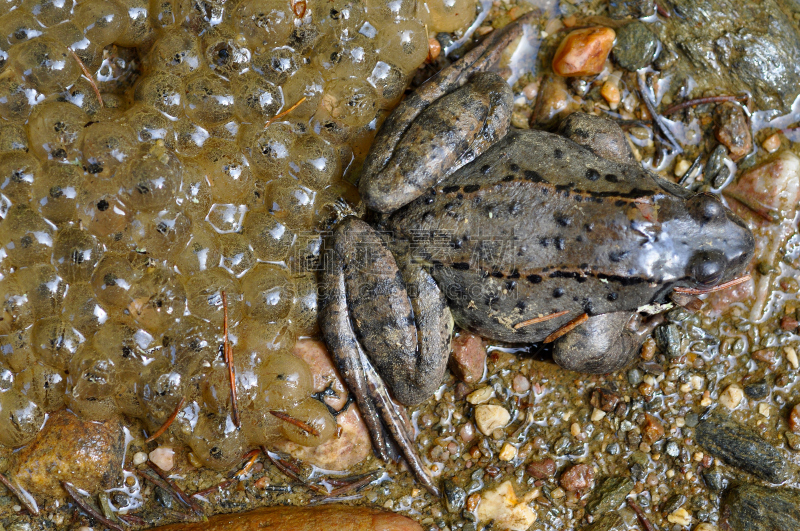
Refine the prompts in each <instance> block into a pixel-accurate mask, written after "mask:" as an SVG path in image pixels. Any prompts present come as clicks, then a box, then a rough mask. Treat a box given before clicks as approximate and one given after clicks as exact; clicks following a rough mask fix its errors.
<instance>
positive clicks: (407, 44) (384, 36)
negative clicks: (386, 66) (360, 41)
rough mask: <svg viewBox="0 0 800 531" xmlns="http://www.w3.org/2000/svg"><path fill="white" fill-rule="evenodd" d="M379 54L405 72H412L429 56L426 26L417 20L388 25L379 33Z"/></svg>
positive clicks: (382, 58) (383, 59)
mask: <svg viewBox="0 0 800 531" xmlns="http://www.w3.org/2000/svg"><path fill="white" fill-rule="evenodd" d="M377 45H378V56H379V57H380V59H381V60H382V61H386V62H387V63H391V64H393V65H395V66H396V67H397V68H399V69H400V70H401V71H402V72H403V73H405V74H410V73H412V72H413V71H414V70H416V69H417V68H419V65H421V64H422V62H423V61H425V58H426V57H428V37H427V34H426V33H425V26H423V25H422V24H420V23H419V22H417V21H416V20H404V21H400V22H396V23H394V24H391V25H387V26H386V27H385V28H383V29H382V30H381V31H380V33H379V34H378V42H377Z"/></svg>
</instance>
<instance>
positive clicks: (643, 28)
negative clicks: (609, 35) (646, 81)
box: [613, 20, 659, 72]
mask: <svg viewBox="0 0 800 531" xmlns="http://www.w3.org/2000/svg"><path fill="white" fill-rule="evenodd" d="M658 48H659V40H658V37H656V36H655V34H654V33H653V32H652V31H650V28H648V27H647V24H645V23H644V22H640V21H638V20H637V21H634V22H631V23H630V24H626V25H624V26H622V27H621V28H619V29H618V30H617V42H616V44H615V45H614V52H613V57H614V61H616V62H617V64H618V65H619V66H621V67H622V68H624V69H626V70H630V71H632V72H635V71H636V70H639V69H641V68H644V67H646V66H647V65H649V64H650V63H652V62H653V59H654V58H655V55H656V52H657V51H658Z"/></svg>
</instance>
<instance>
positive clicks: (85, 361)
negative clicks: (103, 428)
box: [66, 346, 119, 421]
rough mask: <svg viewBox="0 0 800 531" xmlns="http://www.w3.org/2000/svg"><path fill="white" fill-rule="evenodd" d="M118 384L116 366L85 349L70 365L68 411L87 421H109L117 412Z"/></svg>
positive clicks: (94, 352)
mask: <svg viewBox="0 0 800 531" xmlns="http://www.w3.org/2000/svg"><path fill="white" fill-rule="evenodd" d="M118 382H119V375H118V371H117V368H116V367H115V366H114V362H113V361H112V360H111V359H109V358H108V357H106V356H103V355H102V354H100V353H98V352H96V351H95V350H94V349H93V348H91V347H90V346H84V347H83V348H81V349H80V350H79V351H78V352H77V353H76V354H75V356H73V358H72V361H71V362H70V364H69V372H68V376H67V395H66V403H67V407H69V408H70V409H71V410H73V411H74V412H76V413H77V414H78V415H79V416H80V417H82V418H83V419H86V420H96V421H103V420H108V419H109V418H111V416H112V415H114V414H115V412H116V409H117V407H116V403H115V402H114V394H115V391H116V387H117V385H118Z"/></svg>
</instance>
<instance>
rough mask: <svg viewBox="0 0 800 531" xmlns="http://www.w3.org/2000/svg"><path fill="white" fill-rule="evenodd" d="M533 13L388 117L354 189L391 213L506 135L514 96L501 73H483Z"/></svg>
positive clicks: (435, 78)
mask: <svg viewBox="0 0 800 531" xmlns="http://www.w3.org/2000/svg"><path fill="white" fill-rule="evenodd" d="M533 16H534V15H533V13H529V14H526V15H523V16H522V17H520V18H519V19H517V20H516V21H515V22H513V23H511V24H509V25H508V26H506V27H505V28H503V29H502V30H498V31H496V32H494V33H493V34H490V35H489V37H487V38H486V39H485V40H484V41H483V42H481V43H480V44H479V45H477V46H476V47H475V48H473V49H472V50H471V51H470V52H469V53H467V54H466V55H465V56H464V57H462V58H461V59H459V60H458V61H456V62H455V63H453V64H451V65H450V66H448V67H447V68H445V69H443V70H442V71H440V72H439V73H438V74H436V75H435V76H433V77H431V78H430V79H429V80H428V81H426V82H425V83H424V84H423V85H422V86H421V87H419V88H418V89H417V90H416V91H415V92H414V93H413V94H411V95H410V96H409V97H408V98H406V99H405V100H404V101H403V102H401V103H400V105H398V106H397V108H396V109H395V110H394V111H393V112H392V114H391V115H390V116H389V117H388V118H387V119H386V121H385V122H384V124H383V126H382V127H381V130H380V131H379V132H378V134H377V136H376V137H375V141H374V142H373V144H372V147H371V148H370V152H369V154H368V155H367V157H366V160H365V163H364V166H363V168H362V171H361V181H360V183H359V192H360V193H361V198H362V200H363V201H364V202H365V204H366V205H367V206H368V207H369V208H370V209H372V210H375V211H378V212H392V211H393V210H396V209H397V208H399V207H401V206H403V205H405V204H407V203H409V202H410V201H412V200H413V199H415V198H417V197H419V196H420V195H422V194H423V193H424V192H425V191H426V190H427V189H428V188H430V187H431V186H433V185H435V184H436V183H437V182H439V181H441V180H442V179H443V178H444V177H446V176H447V175H448V174H450V173H452V172H453V171H455V170H457V169H458V168H459V167H460V166H463V165H464V164H466V163H468V162H470V161H471V160H473V159H474V158H475V157H477V156H478V155H480V154H481V153H482V152H483V151H485V150H486V149H487V148H488V147H489V146H491V145H492V144H493V143H495V142H496V141H498V140H500V139H501V138H502V137H503V136H505V134H506V133H507V132H508V128H509V126H510V124H511V102H512V99H513V94H512V92H511V88H510V87H509V86H508V83H506V82H505V81H504V80H503V78H501V77H500V76H498V75H497V74H494V73H491V72H484V71H485V70H486V69H487V68H488V67H489V66H491V65H492V64H493V63H495V62H496V61H497V60H498V58H499V57H500V54H501V53H502V51H503V50H504V49H505V48H506V47H507V46H508V44H509V43H511V41H513V40H514V39H515V38H516V37H518V36H519V35H520V34H521V33H522V28H523V25H524V24H525V23H527V22H530V21H531V20H532V18H533ZM474 74H476V75H474ZM468 81H470V83H469V85H468V84H467V82H468Z"/></svg>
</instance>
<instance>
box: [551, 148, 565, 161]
mask: <svg viewBox="0 0 800 531" xmlns="http://www.w3.org/2000/svg"><path fill="white" fill-rule="evenodd" d="M553 156H554V157H555V158H557V159H563V158H564V152H563V151H561V150H560V149H558V148H556V149H555V151H553Z"/></svg>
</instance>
